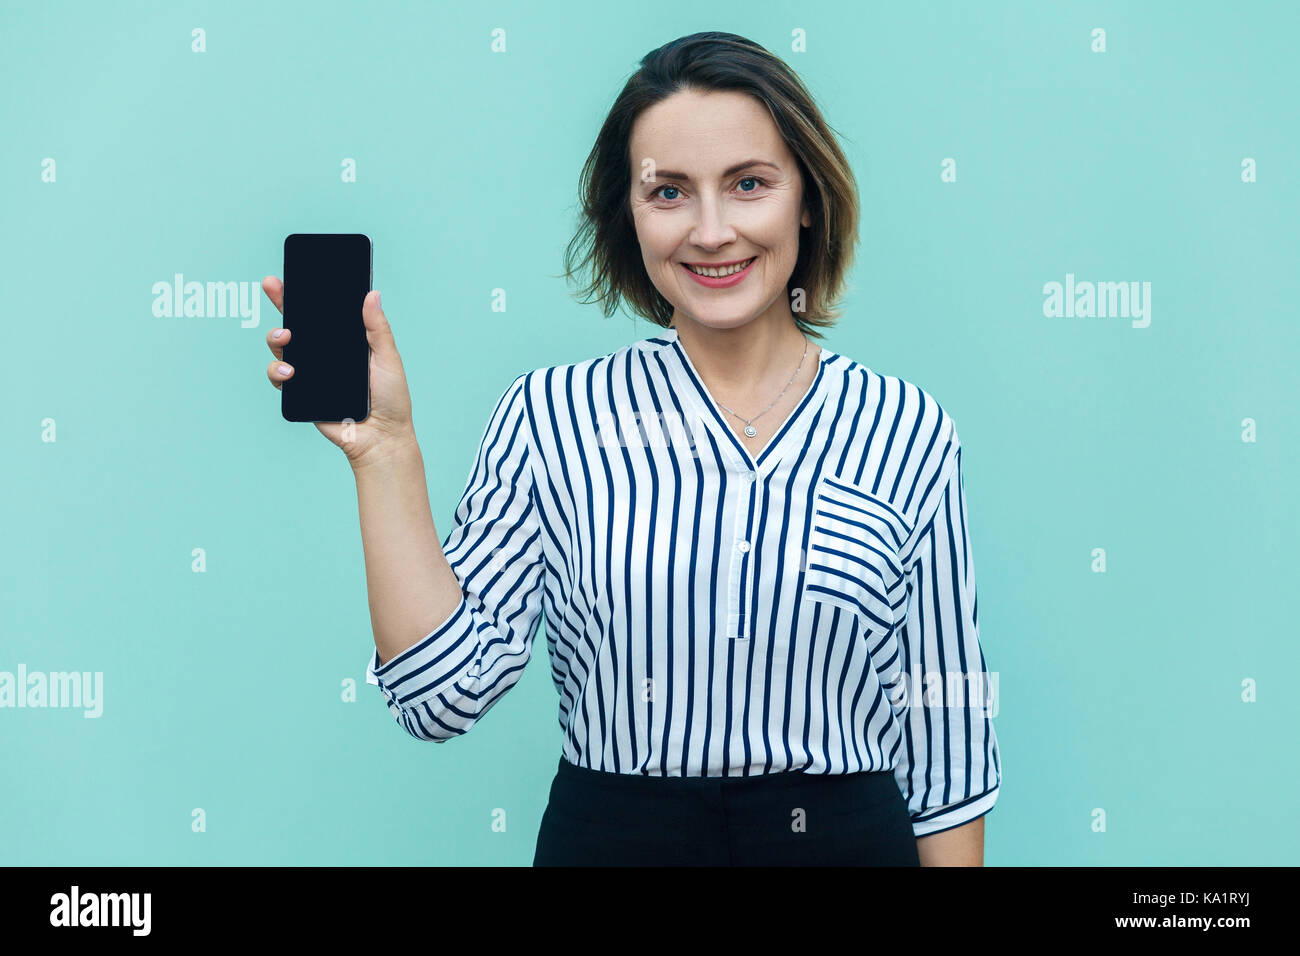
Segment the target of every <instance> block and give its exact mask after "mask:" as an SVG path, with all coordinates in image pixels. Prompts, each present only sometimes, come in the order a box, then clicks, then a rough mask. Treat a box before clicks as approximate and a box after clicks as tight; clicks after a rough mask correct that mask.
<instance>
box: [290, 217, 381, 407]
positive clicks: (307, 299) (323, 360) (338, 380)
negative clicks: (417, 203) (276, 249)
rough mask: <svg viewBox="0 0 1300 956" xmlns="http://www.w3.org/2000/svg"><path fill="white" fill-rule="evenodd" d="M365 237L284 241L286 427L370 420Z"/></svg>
mask: <svg viewBox="0 0 1300 956" xmlns="http://www.w3.org/2000/svg"><path fill="white" fill-rule="evenodd" d="M373 278H374V276H373V272H372V263H371V244H370V237H369V236H364V235H361V234H359V233H294V234H293V235H291V236H287V237H286V238H285V240H284V276H283V280H284V303H283V305H284V316H283V322H282V325H283V327H284V328H286V329H288V330H289V344H288V345H286V346H285V347H284V361H285V362H287V363H288V364H290V365H292V366H293V376H292V377H291V378H289V379H287V380H285V381H284V382H283V383H281V385H280V414H281V415H283V416H284V418H285V421H290V422H342V421H345V420H348V419H350V420H352V421H354V422H360V421H365V419H366V418H367V417H368V416H369V415H370V343H369V342H367V341H366V326H365V323H364V322H362V320H361V305H362V303H363V302H364V301H365V298H366V293H367V292H369V291H370V288H371V281H372V280H373Z"/></svg>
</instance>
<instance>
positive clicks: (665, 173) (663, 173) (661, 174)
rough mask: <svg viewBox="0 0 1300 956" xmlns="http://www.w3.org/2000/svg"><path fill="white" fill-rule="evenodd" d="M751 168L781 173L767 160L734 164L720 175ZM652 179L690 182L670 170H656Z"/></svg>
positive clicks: (688, 177) (689, 178)
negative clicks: (765, 167)
mask: <svg viewBox="0 0 1300 956" xmlns="http://www.w3.org/2000/svg"><path fill="white" fill-rule="evenodd" d="M751 166H770V167H772V168H773V169H775V170H776V171H777V172H778V173H779V172H780V171H781V167H780V166H778V165H777V164H776V163H769V162H768V161H767V160H765V159H747V160H745V161H744V162H741V163H736V165H734V166H730V167H728V168H727V169H724V170H723V171H722V175H723V176H730V175H732V174H733V173H738V172H740V171H741V170H742V169H749V167H751ZM654 178H655V179H656V180H658V179H681V180H685V181H686V182H688V183H689V182H691V177H690V176H687V175H686V174H685V173H678V172H674V171H673V170H671V169H657V170H655V177H654Z"/></svg>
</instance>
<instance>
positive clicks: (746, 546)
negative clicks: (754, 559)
mask: <svg viewBox="0 0 1300 956" xmlns="http://www.w3.org/2000/svg"><path fill="white" fill-rule="evenodd" d="M736 547H738V548H739V549H740V551H741V553H742V554H743V553H744V552H746V551H748V550H749V542H748V541H742V542H740V544H738V545H736Z"/></svg>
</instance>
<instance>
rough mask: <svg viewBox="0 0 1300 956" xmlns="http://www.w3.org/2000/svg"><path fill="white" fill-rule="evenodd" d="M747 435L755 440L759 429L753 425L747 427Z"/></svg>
mask: <svg viewBox="0 0 1300 956" xmlns="http://www.w3.org/2000/svg"><path fill="white" fill-rule="evenodd" d="M745 434H746V435H748V436H749V437H750V438H753V437H754V436H755V435H757V434H758V429H757V428H755V427H754V426H753V425H746V426H745Z"/></svg>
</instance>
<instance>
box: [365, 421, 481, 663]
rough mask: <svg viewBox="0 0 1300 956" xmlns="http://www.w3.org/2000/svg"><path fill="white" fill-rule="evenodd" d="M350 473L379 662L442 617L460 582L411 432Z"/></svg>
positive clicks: (416, 640) (411, 642)
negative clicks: (449, 560)
mask: <svg viewBox="0 0 1300 956" xmlns="http://www.w3.org/2000/svg"><path fill="white" fill-rule="evenodd" d="M353 474H354V476H355V478H356V482H357V511H358V514H359V516H360V519H361V546H362V549H363V551H364V552H365V560H366V587H367V590H368V593H369V598H370V625H371V629H372V631H373V632H374V637H375V647H376V649H377V650H378V652H379V662H380V664H384V663H387V662H388V661H390V660H392V659H393V658H394V657H396V656H397V655H398V654H400V653H402V651H404V650H406V649H407V648H409V647H412V646H413V645H415V644H417V643H419V641H420V639H421V638H422V637H424V636H425V635H426V634H428V633H429V632H430V631H432V630H433V629H434V628H435V627H436V626H437V625H438V624H439V623H440V622H442V621H443V620H445V619H446V618H447V617H448V616H449V615H450V614H451V612H452V611H454V610H455V609H456V606H457V605H458V604H459V603H460V600H461V587H460V581H459V580H458V579H457V577H456V574H455V572H454V571H452V569H451V565H450V564H448V563H447V556H446V555H445V554H444V553H443V550H442V542H441V540H440V539H439V537H438V531H437V529H436V528H435V527H434V524H433V514H432V512H431V511H430V509H429V491H428V485H427V483H426V481H425V476H424V456H423V455H422V454H421V453H420V448H419V445H418V444H417V443H416V441H415V436H414V435H412V436H411V437H410V438H409V440H406V441H403V442H401V443H398V444H395V445H393V446H391V447H389V448H386V449H384V450H382V452H381V453H378V454H376V455H373V456H371V457H369V458H368V459H367V460H366V461H364V462H362V463H358V464H356V465H354V466H353Z"/></svg>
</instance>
